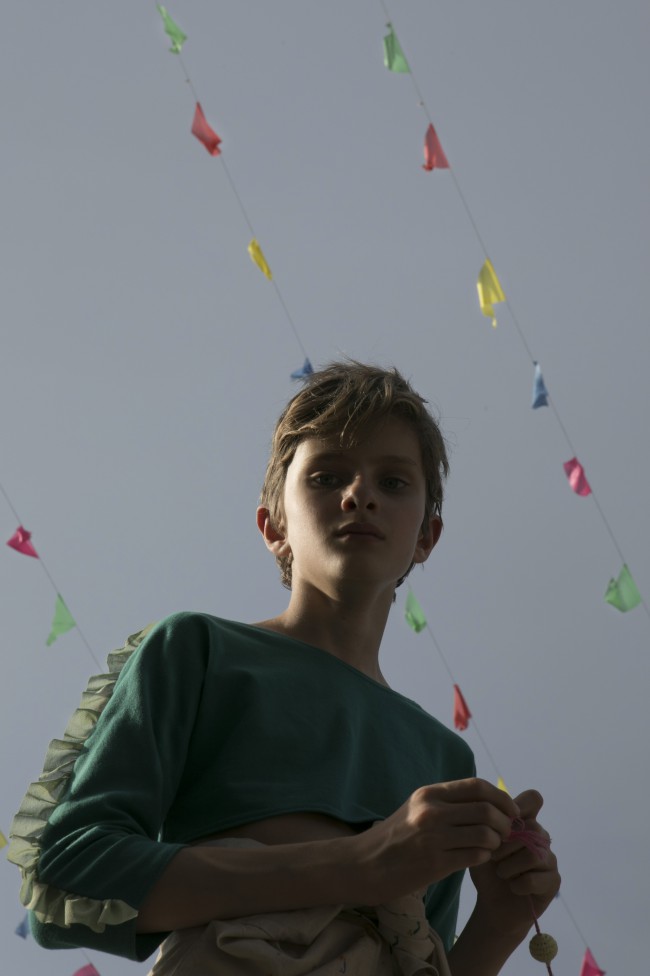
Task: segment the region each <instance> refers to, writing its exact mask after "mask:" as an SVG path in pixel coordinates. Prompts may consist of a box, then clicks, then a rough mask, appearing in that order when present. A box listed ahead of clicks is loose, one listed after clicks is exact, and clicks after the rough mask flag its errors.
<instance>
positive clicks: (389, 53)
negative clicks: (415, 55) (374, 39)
mask: <svg viewBox="0 0 650 976" xmlns="http://www.w3.org/2000/svg"><path fill="white" fill-rule="evenodd" d="M386 26H387V27H388V34H386V37H385V38H384V64H385V65H386V67H387V68H388V70H389V71H395V72H396V73H397V74H402V75H408V74H410V73H411V69H410V68H409V64H408V61H407V60H406V58H405V57H404V52H403V51H402V49H401V47H400V44H399V41H398V40H397V35H396V33H395V31H394V30H393V25H392V24H386Z"/></svg>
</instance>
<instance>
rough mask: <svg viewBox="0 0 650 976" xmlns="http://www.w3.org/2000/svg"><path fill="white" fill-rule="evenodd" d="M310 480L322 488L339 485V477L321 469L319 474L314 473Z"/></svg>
mask: <svg viewBox="0 0 650 976" xmlns="http://www.w3.org/2000/svg"><path fill="white" fill-rule="evenodd" d="M310 481H311V483H312V484H313V485H318V486H319V487H320V488H334V487H335V486H336V485H338V483H339V478H338V477H337V475H335V474H332V473H331V472H329V471H321V472H319V473H318V474H313V475H312V476H311V478H310Z"/></svg>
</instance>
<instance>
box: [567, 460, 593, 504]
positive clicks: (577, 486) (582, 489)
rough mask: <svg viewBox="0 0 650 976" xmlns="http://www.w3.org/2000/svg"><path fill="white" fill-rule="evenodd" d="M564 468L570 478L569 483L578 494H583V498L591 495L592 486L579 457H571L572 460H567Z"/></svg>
mask: <svg viewBox="0 0 650 976" xmlns="http://www.w3.org/2000/svg"><path fill="white" fill-rule="evenodd" d="M564 470H565V472H566V476H567V478H568V479H569V484H570V485H571V487H572V488H573V490H574V491H575V493H576V495H582V497H583V498H586V497H587V495H591V488H590V486H589V482H588V481H587V479H586V477H585V470H584V468H583V467H582V465H581V464H580V462H579V461H578V459H577V458H571V460H570V461H565V462H564Z"/></svg>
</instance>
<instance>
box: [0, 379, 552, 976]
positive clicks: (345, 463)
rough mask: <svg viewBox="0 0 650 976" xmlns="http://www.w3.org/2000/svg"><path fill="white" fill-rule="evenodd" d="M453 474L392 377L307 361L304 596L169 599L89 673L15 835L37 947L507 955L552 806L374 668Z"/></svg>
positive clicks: (403, 961) (291, 578)
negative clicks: (519, 786)
mask: <svg viewBox="0 0 650 976" xmlns="http://www.w3.org/2000/svg"><path fill="white" fill-rule="evenodd" d="M447 470H448V463H447V456H446V452H445V445H444V441H443V438H442V435H441V433H440V431H439V429H438V427H437V425H436V423H435V422H434V420H433V418H432V417H431V416H430V414H429V413H428V411H427V409H426V407H425V401H424V400H423V399H422V398H421V397H420V396H418V394H417V393H415V391H414V390H413V389H412V388H411V387H410V385H409V384H408V383H407V382H406V380H404V379H403V377H402V376H401V375H400V374H399V373H398V372H397V371H396V370H383V369H379V368H376V367H371V366H365V365H362V364H359V363H354V362H350V363H334V364H332V365H330V366H329V367H327V368H326V369H324V370H322V371H321V372H319V373H316V374H314V375H313V376H311V377H310V378H309V380H308V381H307V383H306V385H305V386H304V387H303V388H302V389H301V391H300V392H299V393H298V394H297V395H296V396H295V397H294V398H293V399H292V400H291V401H290V403H289V405H288V406H287V408H286V409H285V411H284V412H283V414H282V416H281V417H280V419H279V421H278V424H277V426H276V430H275V434H274V438H273V447H272V453H271V458H270V461H269V465H268V468H267V473H266V478H265V482H264V486H263V489H262V497H261V505H260V507H259V508H258V510H257V524H258V526H259V529H260V531H261V533H262V535H263V537H264V541H265V543H266V546H267V548H268V549H269V550H270V551H271V552H272V553H273V555H274V556H275V558H276V560H277V562H278V564H279V566H280V569H281V573H282V580H283V582H284V583H285V585H286V586H287V587H289V588H290V590H291V595H290V598H289V604H288V606H287V608H286V609H285V610H284V611H283V612H282V613H280V614H279V615H278V616H277V617H273V618H272V619H270V620H264V621H261V622H259V623H256V624H254V625H249V624H242V623H236V622H233V621H227V620H222V619H219V618H216V617H213V616H210V615H208V614H203V613H180V614H175V615H173V616H171V617H168V618H167V619H166V620H163V621H162V623H160V624H159V625H157V626H155V627H153V628H149V629H148V630H147V631H146V632H141V633H140V634H137V635H135V636H134V637H132V638H130V639H129V641H128V642H127V644H126V645H125V647H124V648H123V649H122V650H121V651H118V652H115V654H113V655H111V657H110V658H109V671H110V674H109V675H104V676H102V677H100V678H94V679H91V682H90V685H89V688H88V691H87V692H86V694H85V696H84V698H83V700H82V704H81V708H80V710H79V711H78V712H77V713H76V714H75V716H74V717H73V719H72V720H71V723H70V725H69V726H68V729H67V731H66V735H65V738H64V740H58V741H57V740H55V741H54V742H53V743H52V744H51V746H50V750H49V752H48V756H47V759H46V767H45V772H44V774H43V776H42V777H41V780H40V781H39V782H38V783H37V784H32V787H31V788H30V791H29V792H28V794H27V797H26V798H25V801H24V802H23V806H22V808H21V811H20V812H19V814H18V815H17V817H16V819H15V821H14V825H13V830H12V834H13V843H12V848H11V854H10V856H11V858H12V860H14V861H15V862H16V863H17V864H19V865H20V866H21V868H22V871H23V877H24V881H23V890H22V898H23V901H24V903H25V904H26V905H27V906H28V907H29V908H30V910H31V913H32V915H31V919H32V929H33V932H34V935H35V937H36V938H37V940H38V941H39V943H40V944H41V945H44V946H48V947H53V948H56V947H64V946H71V945H84V946H88V947H91V948H97V949H102V950H105V951H108V952H113V953H117V954H120V955H124V956H126V957H128V958H130V959H138V960H142V959H145V958H146V957H147V956H148V955H149V954H150V953H151V952H153V950H154V949H155V948H156V947H158V946H159V945H160V943H161V942H162V943H163V945H162V950H161V954H160V956H159V958H158V962H157V963H156V965H155V967H154V970H153V972H154V973H155V974H156V976H171V974H173V976H189V974H192V976H208V974H212V973H214V974H225V976H230V974H232V976H240V974H241V976H244V974H246V976H249V974H259V976H266V974H268V973H274V974H275V973H277V974H286V976H293V974H295V976H306V974H315V973H318V974H319V976H326V974H330V973H332V974H333V973H347V974H348V976H388V974H393V973H402V974H408V976H415V974H425V973H430V974H434V973H436V972H438V973H439V974H441V976H442V974H444V973H448V972H449V970H448V969H447V961H446V960H445V953H447V956H448V965H449V967H450V969H451V971H452V972H453V976H470V974H471V976H476V974H479V973H480V976H492V974H496V973H498V972H499V971H500V969H501V967H502V965H503V963H504V962H505V960H506V959H507V958H508V956H509V955H510V954H511V953H512V951H513V950H514V949H515V947H516V946H517V945H518V944H519V943H520V942H521V941H522V940H523V938H524V937H525V936H526V933H527V931H528V930H529V928H530V927H531V924H532V916H531V905H532V906H533V907H534V909H535V912H536V914H537V915H539V914H541V913H542V912H543V911H544V909H545V908H546V907H547V905H548V904H549V903H550V901H551V900H552V898H553V896H554V895H555V893H556V892H557V890H558V887H559V875H558V873H557V867H556V861H555V858H554V856H553V855H552V853H550V852H549V853H548V856H547V858H546V859H545V860H543V861H540V860H539V859H538V858H537V857H536V856H535V855H534V854H533V853H531V852H530V850H528V849H527V848H526V847H525V846H523V845H522V844H521V843H518V842H513V841H509V840H508V837H509V835H510V833H511V827H512V821H513V820H514V819H515V818H520V819H523V820H525V821H526V826H527V828H528V829H529V830H533V831H536V832H539V833H540V834H541V835H542V836H546V835H545V834H544V832H543V831H542V828H541V827H540V826H539V825H538V824H537V821H536V816H537V813H538V811H539V808H540V807H541V804H542V799H541V797H540V796H539V794H537V793H536V792H534V791H529V792H526V793H523V794H521V795H520V796H519V797H517V798H516V799H515V800H513V799H511V798H510V797H509V796H508V795H507V794H506V793H504V792H502V791H500V790H498V789H496V787H494V786H493V785H491V784H490V783H487V782H486V781H484V780H480V779H476V778H475V769H474V761H473V758H472V754H471V752H470V750H469V748H468V747H467V745H466V744H465V743H464V741H462V740H461V739H460V738H459V737H458V736H457V735H455V733H452V732H451V731H449V730H448V729H446V728H445V727H444V726H442V725H441V724H440V723H439V722H437V721H436V719H434V718H432V717H431V716H429V715H427V713H426V712H424V711H423V710H422V709H421V708H420V707H419V706H417V705H416V704H415V703H413V702H412V701H410V700H409V699H407V698H404V697H403V696H402V695H400V694H399V693H397V692H395V691H392V690H391V689H390V688H389V687H388V685H387V683H386V681H385V680H384V677H383V675H382V673H381V670H380V667H379V660H378V655H379V646H380V642H381V638H382V634H383V631H384V627H385V624H386V619H387V616H388V612H389V610H390V607H391V604H392V602H393V600H394V598H395V588H396V586H399V585H400V583H401V582H402V581H403V580H404V578H405V577H406V576H407V575H408V573H409V572H410V570H411V569H412V568H413V566H414V565H415V564H416V563H424V562H425V561H426V560H427V559H428V557H429V555H430V553H431V551H432V549H433V548H434V546H435V545H436V543H437V541H438V538H439V536H440V532H441V529H442V521H441V508H442V495H443V487H442V484H443V479H444V477H445V476H446V474H447ZM118 673H119V677H118ZM465 868H469V869H470V872H471V875H472V880H473V882H474V884H475V886H476V892H477V897H476V907H475V909H474V912H473V914H472V916H471V918H470V919H469V921H468V923H467V925H466V927H465V929H464V930H463V932H462V933H461V934H460V936H459V938H458V940H457V941H456V942H455V944H454V933H455V925H456V916H457V911H458V899H459V889H460V884H461V879H462V872H463V870H464V869H465ZM163 940H164V941H163Z"/></svg>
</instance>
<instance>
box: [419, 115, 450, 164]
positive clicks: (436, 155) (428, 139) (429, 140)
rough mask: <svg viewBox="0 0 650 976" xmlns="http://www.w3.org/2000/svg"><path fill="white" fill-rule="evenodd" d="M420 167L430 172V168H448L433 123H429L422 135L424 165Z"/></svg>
mask: <svg viewBox="0 0 650 976" xmlns="http://www.w3.org/2000/svg"><path fill="white" fill-rule="evenodd" d="M422 169H426V170H427V171H428V172H431V170H432V169H449V163H448V162H447V157H446V156H445V154H444V152H443V151H442V146H441V145H440V139H438V136H437V134H436V130H435V129H434V128H433V125H429V128H428V129H427V132H426V135H425V137H424V166H423V167H422Z"/></svg>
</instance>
